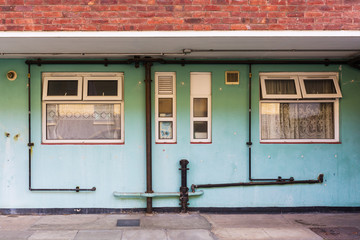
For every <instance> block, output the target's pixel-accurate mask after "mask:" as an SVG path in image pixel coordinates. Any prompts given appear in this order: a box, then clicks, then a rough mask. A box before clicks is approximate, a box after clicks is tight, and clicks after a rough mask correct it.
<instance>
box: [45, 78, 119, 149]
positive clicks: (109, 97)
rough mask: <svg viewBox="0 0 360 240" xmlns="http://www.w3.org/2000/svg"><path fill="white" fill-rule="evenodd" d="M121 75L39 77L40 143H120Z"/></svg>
mask: <svg viewBox="0 0 360 240" xmlns="http://www.w3.org/2000/svg"><path fill="white" fill-rule="evenodd" d="M123 77H124V75H123V73H43V104H42V126H43V127H42V128H43V129H42V141H43V143H123V142H124V101H123V99H122V86H123Z"/></svg>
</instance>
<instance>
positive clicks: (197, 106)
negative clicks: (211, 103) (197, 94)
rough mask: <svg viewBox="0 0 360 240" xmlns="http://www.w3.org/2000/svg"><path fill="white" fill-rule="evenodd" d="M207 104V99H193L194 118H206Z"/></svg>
mask: <svg viewBox="0 0 360 240" xmlns="http://www.w3.org/2000/svg"><path fill="white" fill-rule="evenodd" d="M207 102H208V99H207V98H194V117H207V116H208V110H207V106H208V103H207Z"/></svg>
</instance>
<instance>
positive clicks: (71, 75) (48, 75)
mask: <svg viewBox="0 0 360 240" xmlns="http://www.w3.org/2000/svg"><path fill="white" fill-rule="evenodd" d="M67 78H68V79H69V80H74V79H75V78H78V79H79V84H80V86H81V88H79V87H78V91H79V89H80V92H78V93H79V94H78V95H79V96H80V98H78V99H72V100H71V101H68V100H70V99H69V98H64V97H63V96H61V97H60V98H59V97H57V98H56V99H53V98H51V99H49V97H48V96H46V94H45V92H46V91H47V90H46V89H47V85H45V84H47V81H48V80H53V79H59V80H64V79H67ZM85 78H88V79H92V78H95V79H96V80H101V79H106V80H109V79H111V78H116V79H119V80H118V81H120V82H119V83H120V86H119V84H118V87H120V88H119V89H118V94H120V95H121V97H122V96H123V84H124V81H123V79H124V73H122V72H45V73H43V74H42V79H43V99H42V117H41V118H42V143H44V144H87V143H89V144H123V143H124V142H125V128H124V127H125V122H124V120H125V117H124V100H123V99H122V98H121V100H119V98H117V99H116V101H115V100H109V99H108V98H97V99H96V101H92V100H85V99H84V92H83V91H82V90H83V88H82V86H83V84H84V82H85V80H84V79H85ZM45 87H46V88H45ZM86 92H87V90H86ZM44 96H45V98H44ZM96 97H98V96H96ZM100 97H103V96H100ZM105 97H107V96H105ZM111 97H113V96H111ZM46 104H120V111H121V113H120V115H121V116H120V118H121V119H120V121H121V123H120V128H121V130H120V132H121V138H120V139H104V140H102V139H94V140H66V139H65V140H49V139H46V132H47V122H46ZM94 124H102V123H94ZM50 125H52V124H50Z"/></svg>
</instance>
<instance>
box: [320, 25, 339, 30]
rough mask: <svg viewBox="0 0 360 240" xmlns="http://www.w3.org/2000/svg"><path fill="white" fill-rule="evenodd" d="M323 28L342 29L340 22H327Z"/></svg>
mask: <svg viewBox="0 0 360 240" xmlns="http://www.w3.org/2000/svg"><path fill="white" fill-rule="evenodd" d="M324 30H342V24H328V25H325V26H324Z"/></svg>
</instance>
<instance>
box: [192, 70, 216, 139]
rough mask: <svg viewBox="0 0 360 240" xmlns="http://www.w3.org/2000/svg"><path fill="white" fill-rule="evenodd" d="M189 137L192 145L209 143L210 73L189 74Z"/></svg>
mask: <svg viewBox="0 0 360 240" xmlns="http://www.w3.org/2000/svg"><path fill="white" fill-rule="evenodd" d="M190 111H191V112H190V131H191V133H190V136H191V142H192V143H210V142H211V73H210V72H192V73H191V74H190Z"/></svg>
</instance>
